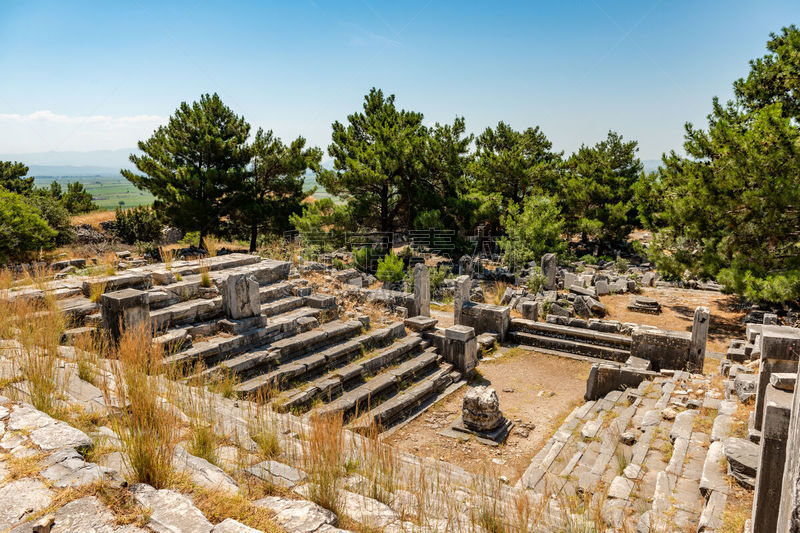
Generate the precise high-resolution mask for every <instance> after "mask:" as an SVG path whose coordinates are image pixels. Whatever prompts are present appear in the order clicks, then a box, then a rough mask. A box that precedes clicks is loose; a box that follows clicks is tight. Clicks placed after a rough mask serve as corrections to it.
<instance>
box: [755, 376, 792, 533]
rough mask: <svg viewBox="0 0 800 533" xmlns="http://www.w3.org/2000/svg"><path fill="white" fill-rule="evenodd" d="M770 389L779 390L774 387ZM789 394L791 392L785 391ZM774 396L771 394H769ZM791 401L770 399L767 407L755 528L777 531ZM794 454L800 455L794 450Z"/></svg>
mask: <svg viewBox="0 0 800 533" xmlns="http://www.w3.org/2000/svg"><path fill="white" fill-rule="evenodd" d="M771 389H772V390H771V391H770V392H776V393H778V394H777V395H778V396H780V395H781V394H780V391H777V390H776V389H775V388H771ZM783 394H786V395H788V393H783ZM770 396H771V395H770ZM790 406H791V403H790V400H787V401H785V402H784V401H781V400H780V399H775V400H773V399H770V400H768V401H767V402H766V406H765V408H764V420H763V424H762V428H763V431H762V435H761V448H760V453H759V456H758V473H757V475H756V490H755V493H754V494H753V515H752V525H753V528H752V531H754V532H756V531H759V532H760V531H764V532H765V533H766V532H772V531H778V529H777V525H778V515H779V514H780V505H779V502H780V501H781V500H782V499H783V490H782V486H783V476H784V466H785V464H786V457H787V448H786V447H787V439H788V437H789V420H790V415H791V410H790ZM791 455H797V451H796V450H793V451H792V453H791Z"/></svg>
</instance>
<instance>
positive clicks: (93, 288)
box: [89, 281, 108, 304]
mask: <svg viewBox="0 0 800 533" xmlns="http://www.w3.org/2000/svg"><path fill="white" fill-rule="evenodd" d="M107 286H108V283H107V282H105V281H101V282H98V283H92V284H91V285H90V286H89V301H91V302H92V303H96V304H97V303H100V297H101V296H103V293H104V292H106V287H107Z"/></svg>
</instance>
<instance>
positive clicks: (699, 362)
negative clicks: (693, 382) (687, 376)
mask: <svg viewBox="0 0 800 533" xmlns="http://www.w3.org/2000/svg"><path fill="white" fill-rule="evenodd" d="M709 322H711V313H710V312H709V310H708V307H698V308H697V309H695V310H694V323H693V324H692V342H691V345H690V346H689V360H688V361H686V370H688V371H689V372H695V373H697V374H702V373H703V364H704V363H705V360H706V342H707V341H708V325H709Z"/></svg>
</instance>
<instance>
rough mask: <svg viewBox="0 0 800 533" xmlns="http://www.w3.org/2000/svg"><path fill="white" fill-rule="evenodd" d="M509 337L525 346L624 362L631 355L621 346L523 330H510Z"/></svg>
mask: <svg viewBox="0 0 800 533" xmlns="http://www.w3.org/2000/svg"><path fill="white" fill-rule="evenodd" d="M574 329H579V328H574ZM509 338H510V339H511V340H512V341H514V342H518V343H519V344H525V345H527V346H533V347H536V348H544V349H547V350H553V351H557V352H562V353H566V354H577V355H585V356H588V357H595V358H598V359H607V360H610V361H617V362H625V361H626V360H627V359H628V357H630V355H631V353H630V351H628V350H625V349H621V348H611V347H608V346H601V345H597V344H591V343H588V342H582V341H577V340H571V339H563V338H558V337H549V336H545V335H537V334H535V333H528V332H525V331H510V332H509Z"/></svg>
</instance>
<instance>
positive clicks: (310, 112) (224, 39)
mask: <svg viewBox="0 0 800 533" xmlns="http://www.w3.org/2000/svg"><path fill="white" fill-rule="evenodd" d="M798 15H800V4H798V3H797V2H789V1H782V0H771V1H769V2H760V3H757V4H754V3H751V2H746V1H743V0H740V1H735V2H731V1H724V2H723V1H722V0H715V1H711V2H703V3H699V4H693V3H689V2H672V3H667V2H662V1H657V0H652V1H646V2H633V1H628V2H622V1H614V2H599V1H597V0H590V1H588V2H577V1H571V2H559V3H531V4H502V5H493V6H492V7H491V9H487V8H486V6H485V4H477V3H469V2H467V3H455V2H451V1H432V0H422V1H419V2H417V1H412V2H407V3H405V2H404V3H401V4H383V3H377V2H368V1H366V0H363V1H359V2H336V3H333V2H323V1H313V0H310V1H301V2H295V3H291V4H264V3H259V2H249V1H248V2H236V3H229V4H226V5H224V6H222V5H200V6H198V5H196V4H195V3H193V2H180V1H179V2H174V3H173V2H170V3H169V4H162V3H159V2H155V1H154V0H143V1H141V2H136V3H132V4H107V3H102V4H101V3H97V2H93V1H88V0H87V1H79V2H70V3H68V4H67V3H60V2H56V1H52V0H46V1H44V0H43V1H38V2H32V3H29V2H26V3H11V2H4V3H1V4H0V49H2V50H3V54H2V55H0V68H2V71H3V73H4V78H5V83H4V84H3V85H2V86H0V153H11V154H21V153H26V152H36V153H39V152H50V151H57V152H71V151H95V150H113V149H127V148H128V147H132V146H135V145H136V142H137V141H138V140H141V139H144V138H147V137H148V136H149V135H150V134H151V133H152V131H153V130H154V129H155V128H156V127H157V126H158V125H159V124H162V123H163V122H164V121H165V120H166V117H168V116H169V115H170V114H172V113H173V112H174V110H175V109H176V107H177V106H178V105H179V104H180V102H182V101H189V102H191V101H194V100H196V99H198V98H199V97H200V95H201V94H203V93H206V92H218V93H219V94H220V96H221V97H222V99H223V101H224V102H225V103H226V104H227V105H229V106H230V107H231V108H232V109H233V110H234V111H235V112H236V113H237V114H240V115H244V117H245V118H246V119H247V120H248V121H249V122H250V124H251V125H252V126H253V129H254V130H255V129H256V128H257V127H263V128H265V129H272V130H274V131H275V133H276V134H277V135H278V136H280V137H282V138H283V139H284V140H289V139H292V138H294V137H296V136H297V135H303V136H305V137H306V138H307V139H308V141H309V143H310V144H312V145H316V146H321V147H325V146H327V144H328V143H329V142H330V131H331V127H330V126H331V123H332V122H334V121H336V120H338V121H345V120H346V117H347V115H348V114H349V113H353V112H355V111H359V110H360V109H361V105H362V100H363V95H364V94H366V93H367V92H368V91H369V89H370V88H371V87H373V86H375V87H378V88H381V89H383V91H384V92H385V93H387V94H395V95H396V97H397V105H398V106H399V107H401V108H404V109H410V110H414V111H419V112H422V113H424V115H425V122H426V123H428V124H432V123H434V122H437V121H438V122H452V120H453V119H454V118H455V117H456V116H464V117H465V119H466V124H467V130H468V131H469V132H472V133H479V132H480V131H482V130H483V129H484V128H485V127H487V126H493V125H495V124H496V123H497V122H498V121H500V120H503V121H505V122H507V123H509V124H511V125H512V126H513V127H515V128H518V129H523V128H526V127H528V126H536V125H538V126H540V127H541V128H542V130H543V131H544V133H545V134H546V135H547V136H548V138H549V139H550V140H551V141H552V142H553V145H554V148H555V149H556V150H559V151H561V150H563V151H565V152H566V153H567V154H569V153H571V152H573V151H575V150H576V149H577V148H578V147H579V146H580V145H581V144H586V145H593V144H595V143H596V142H598V141H600V140H601V139H603V138H604V137H605V135H606V133H607V132H608V130H615V131H618V132H620V133H621V134H622V135H623V136H624V137H625V138H626V139H635V140H637V141H638V142H639V145H640V151H639V154H638V155H639V157H640V158H641V159H642V160H655V159H658V158H660V157H661V154H662V153H664V152H668V151H670V150H673V149H674V150H677V151H679V152H680V151H681V143H682V139H683V125H684V123H685V122H687V121H688V122H693V123H694V124H695V125H704V124H705V116H706V114H707V113H709V112H710V110H711V100H712V98H713V97H714V96H719V97H720V98H722V99H723V100H725V99H727V98H729V97H730V96H731V84H732V82H733V81H734V80H735V79H737V78H739V77H741V76H744V75H746V73H747V71H748V61H750V60H751V59H754V58H757V57H760V56H762V55H763V54H764V53H765V52H766V49H765V43H766V41H767V39H768V38H769V34H770V32H777V31H779V30H780V28H781V27H783V26H786V25H789V24H792V23H796V22H797V19H798ZM32 36H33V38H32ZM143 36H146V37H144V38H143Z"/></svg>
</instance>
